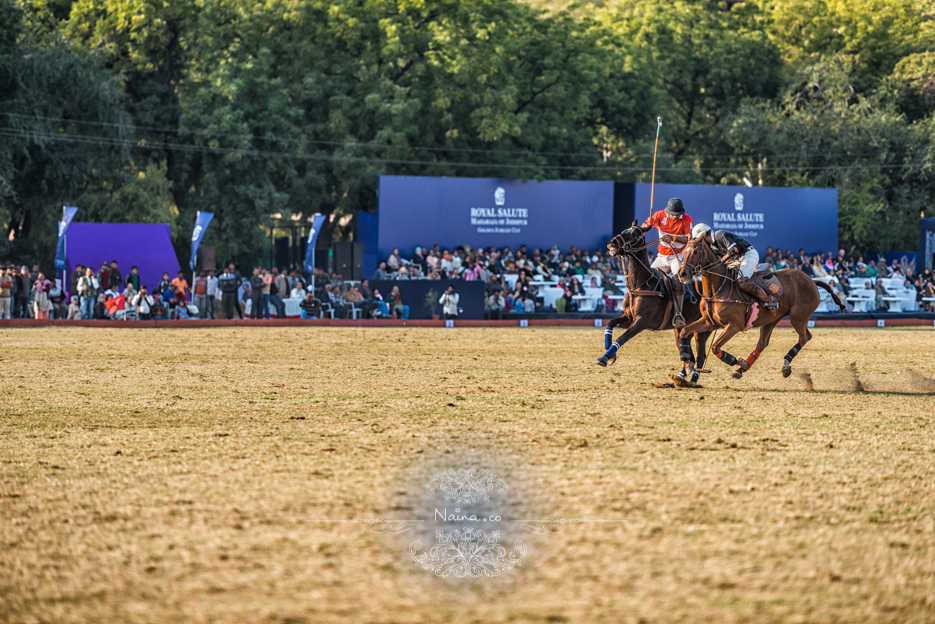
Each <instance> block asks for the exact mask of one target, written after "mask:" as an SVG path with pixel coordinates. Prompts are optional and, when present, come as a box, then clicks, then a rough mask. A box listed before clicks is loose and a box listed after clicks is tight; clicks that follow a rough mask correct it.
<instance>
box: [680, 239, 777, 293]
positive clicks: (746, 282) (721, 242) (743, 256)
mask: <svg viewBox="0 0 935 624" xmlns="http://www.w3.org/2000/svg"><path fill="white" fill-rule="evenodd" d="M691 237H692V238H693V239H702V238H703V239H704V240H705V241H707V243H708V244H709V245H711V249H713V250H714V252H715V253H716V254H718V255H719V256H721V260H722V261H723V262H724V263H726V264H727V266H729V267H730V268H733V269H737V272H738V273H740V277H739V278H738V279H737V281H736V284H737V288H739V289H740V290H742V291H743V292H745V293H747V294H748V295H750V296H751V297H756V298H757V299H759V300H760V301H762V302H763V303H765V304H767V305H775V302H774V301H773V298H772V297H771V296H770V295H769V293H767V292H766V291H765V290H763V289H762V288H761V287H760V286H759V285H758V284H757V283H756V282H754V281H753V280H752V279H750V278H751V277H752V276H753V274H754V273H755V272H756V267H757V265H758V264H759V263H760V254H759V252H758V251H757V250H756V248H754V246H753V245H751V244H750V243H749V242H747V241H746V240H745V239H744V238H742V237H741V236H738V235H737V234H734V233H733V232H728V231H727V230H718V231H716V232H714V231H712V230H711V227H710V226H709V225H707V224H705V223H699V224H698V225H696V226H695V227H693V228H692V233H691Z"/></svg>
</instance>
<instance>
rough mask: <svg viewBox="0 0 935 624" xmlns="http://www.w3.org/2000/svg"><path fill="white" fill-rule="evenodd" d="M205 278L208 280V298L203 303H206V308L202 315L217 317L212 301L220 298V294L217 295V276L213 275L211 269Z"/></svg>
mask: <svg viewBox="0 0 935 624" xmlns="http://www.w3.org/2000/svg"><path fill="white" fill-rule="evenodd" d="M207 280H208V287H207V295H208V300H207V301H206V302H205V303H206V304H207V307H208V309H207V310H205V314H204V315H203V316H204V317H205V318H212V319H214V318H217V312H215V307H214V302H215V300H217V299H220V296H219V294H220V293H218V278H217V277H216V276H215V275H214V270H213V269H212V270H210V271H208V277H207Z"/></svg>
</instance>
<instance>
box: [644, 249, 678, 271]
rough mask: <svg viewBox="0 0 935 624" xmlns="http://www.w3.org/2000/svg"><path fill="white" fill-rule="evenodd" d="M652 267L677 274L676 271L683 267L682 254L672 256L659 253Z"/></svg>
mask: <svg viewBox="0 0 935 624" xmlns="http://www.w3.org/2000/svg"><path fill="white" fill-rule="evenodd" d="M650 268H653V269H663V270H665V271H668V272H669V273H671V274H672V275H675V274H676V273H678V272H679V269H681V268H682V255H681V254H677V255H672V256H664V255H662V254H659V255H658V256H656V259H655V260H653V263H652V264H651V265H650Z"/></svg>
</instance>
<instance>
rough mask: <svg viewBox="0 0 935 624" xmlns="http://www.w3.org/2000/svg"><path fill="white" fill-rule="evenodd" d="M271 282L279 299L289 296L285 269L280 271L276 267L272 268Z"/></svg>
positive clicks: (289, 289) (289, 288)
mask: <svg viewBox="0 0 935 624" xmlns="http://www.w3.org/2000/svg"><path fill="white" fill-rule="evenodd" d="M273 282H275V284H276V289H277V290H278V291H279V293H278V294H279V296H280V298H282V297H288V296H289V294H290V292H291V291H292V288H291V287H290V286H289V279H288V278H287V277H286V270H285V269H283V270H282V271H280V270H279V269H277V268H276V267H273ZM270 294H272V293H270ZM274 305H275V304H274ZM277 307H278V306H277Z"/></svg>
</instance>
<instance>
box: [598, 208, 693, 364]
mask: <svg viewBox="0 0 935 624" xmlns="http://www.w3.org/2000/svg"><path fill="white" fill-rule="evenodd" d="M652 244H654V243H652ZM649 246H650V245H647V244H646V239H645V237H644V232H643V230H642V229H641V228H640V227H639V222H638V221H634V222H633V226H632V227H630V228H627V229H626V230H624V231H623V232H621V233H620V234H618V235H617V236H615V237H614V238H613V239H611V241H610V242H609V243H608V244H607V249H608V252H609V253H610V255H612V256H618V255H619V256H623V258H624V260H625V262H626V265H627V266H626V270H625V271H624V274H625V276H626V283H627V297H626V299H624V302H623V315H622V316H620V317H619V318H615V319H613V320H612V321H610V322H609V323H608V324H607V328H606V329H605V330H604V348H605V349H606V350H607V352H606V353H604V355H602V356H601V357H599V358H597V362H595V364H597V365H598V366H607V365H608V364H613V363H614V361H616V359H617V350H618V349H620V347H622V346H623V345H624V344H626V342H627V341H628V340H630V339H631V338H633V337H634V336H636V335H637V334H638V333H640V332H641V331H643V330H644V329H648V330H650V331H660V330H665V329H673V330H675V342H676V345H677V346H678V349H679V354H680V356H681V359H682V360H686V361H689V362H691V363H692V364H693V365H694V364H695V363H696V359H695V354H694V353H693V352H692V348H691V338H690V337H691V334H692V333H694V334H695V349H696V350H697V351H698V357H697V367H698V368H703V367H704V363H705V344H706V343H707V341H708V337H709V336H710V335H711V332H710V331H701V332H689V333H684V332H683V334H684V337H683V338H680V337H679V328H676V327H674V326H673V325H672V320H673V317H674V315H673V314H671V309H672V303H671V302H670V301H669V299H668V295H667V294H666V293H665V292H664V290H663V287H662V279H661V278H660V277H659V275H658V274H657V273H656V272H655V271H653V270H652V269H651V268H650V267H649V254H648V253H647V251H646V249H647V248H648V247H649ZM683 315H684V316H685V320H686V321H687V322H688V323H691V322H693V321H696V320H698V319H700V318H701V310H700V308H699V304H698V302H697V301H694V300H689V301H686V302H685V305H684V309H683ZM618 327H621V328H623V329H625V330H626V331H625V332H624V333H623V334H622V335H621V336H620V337H619V338H617V340H616V341H614V340H613V332H614V329H616V328H618ZM690 372H691V374H692V378H691V379H690V381H692V382H694V381H697V379H698V373H697V372H695V370H694V368H692V370H691V371H690ZM682 374H685V371H684V369H683V371H682V373H680V375H682ZM686 379H687V378H686Z"/></svg>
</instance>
